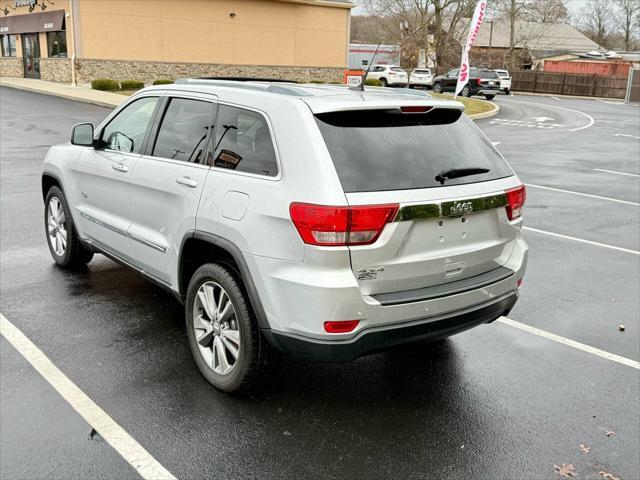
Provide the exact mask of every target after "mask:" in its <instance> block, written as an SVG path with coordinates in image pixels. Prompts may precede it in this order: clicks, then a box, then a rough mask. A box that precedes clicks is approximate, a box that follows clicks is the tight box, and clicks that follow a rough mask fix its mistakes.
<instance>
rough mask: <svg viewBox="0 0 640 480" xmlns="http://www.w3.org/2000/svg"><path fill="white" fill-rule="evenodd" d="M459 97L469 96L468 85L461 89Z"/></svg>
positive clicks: (469, 89)
mask: <svg viewBox="0 0 640 480" xmlns="http://www.w3.org/2000/svg"><path fill="white" fill-rule="evenodd" d="M460 95H462V96H463V97H470V96H471V88H469V85H465V86H464V87H462V91H461V92H460Z"/></svg>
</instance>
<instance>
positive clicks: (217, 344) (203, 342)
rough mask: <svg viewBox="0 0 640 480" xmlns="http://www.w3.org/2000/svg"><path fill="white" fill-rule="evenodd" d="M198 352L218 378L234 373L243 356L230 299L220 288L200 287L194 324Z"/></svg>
mask: <svg viewBox="0 0 640 480" xmlns="http://www.w3.org/2000/svg"><path fill="white" fill-rule="evenodd" d="M192 327H193V329H194V332H195V338H196V341H197V342H198V349H199V350H200V354H201V355H202V358H203V359H204V361H205V362H206V364H207V365H208V366H209V367H210V368H211V369H212V370H213V371H214V372H215V373H217V374H220V375H227V374H229V373H231V371H233V369H234V368H235V366H236V364H237V362H238V356H239V355H240V348H241V347H240V329H239V326H238V319H237V317H236V310H235V308H234V306H233V303H232V302H231V298H229V295H228V294H227V292H226V291H225V289H224V288H222V286H220V284H218V283H216V282H212V281H209V282H205V283H203V284H202V285H200V288H198V292H197V293H196V296H195V299H194V305H193V323H192Z"/></svg>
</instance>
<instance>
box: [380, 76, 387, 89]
mask: <svg viewBox="0 0 640 480" xmlns="http://www.w3.org/2000/svg"><path fill="white" fill-rule="evenodd" d="M380 85H382V86H383V87H387V86H389V82H387V79H386V78H381V79H380Z"/></svg>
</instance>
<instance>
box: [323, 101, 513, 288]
mask: <svg viewBox="0 0 640 480" xmlns="http://www.w3.org/2000/svg"><path fill="white" fill-rule="evenodd" d="M453 112H454V111H453V110H450V109H447V108H444V109H438V108H433V109H431V110H429V111H420V109H419V108H416V109H411V108H407V106H405V107H404V108H396V109H395V110H394V109H392V108H386V109H381V108H379V109H374V110H367V111H362V110H349V111H344V110H343V111H338V112H335V111H334V112H322V113H316V120H317V123H318V125H319V127H320V131H321V133H322V135H323V138H324V140H325V143H326V145H327V148H328V151H329V154H330V155H331V158H332V160H333V163H334V165H335V167H336V171H337V173H338V176H339V177H340V181H341V182H342V186H343V189H344V191H345V195H346V197H347V201H348V203H349V205H350V206H351V207H355V206H363V207H366V206H371V205H387V204H391V205H397V206H398V208H399V209H398V213H397V215H396V216H395V217H394V218H393V219H391V221H390V222H389V223H388V224H386V226H385V227H384V229H383V231H382V233H381V234H380V236H379V238H377V240H376V241H375V242H374V243H372V244H369V245H357V246H350V247H349V248H350V255H351V263H352V269H353V272H354V275H355V276H356V278H357V279H358V282H359V285H360V288H361V291H362V293H363V294H365V295H376V294H386V293H392V292H402V291H409V290H417V289H423V288H427V287H433V286H436V285H441V284H443V283H449V282H456V281H459V280H463V279H471V278H473V277H480V278H485V279H486V278H490V277H491V275H492V274H493V273H490V272H494V273H495V274H496V275H500V274H502V273H504V272H501V271H500V266H501V265H503V264H505V263H506V262H507V260H508V259H509V256H510V254H511V251H512V249H513V247H514V245H515V242H516V240H517V237H518V232H519V230H520V223H521V222H520V221H519V220H518V219H514V220H513V221H512V220H510V219H509V218H508V215H507V208H506V206H507V203H508V200H507V195H506V194H505V191H506V190H508V189H511V188H513V187H517V186H519V185H520V182H519V180H518V179H517V177H515V175H514V173H513V171H512V170H511V168H510V167H509V166H508V165H507V163H506V162H505V161H504V159H503V158H502V157H501V156H500V155H499V153H498V152H497V151H496V150H495V148H494V147H493V145H492V144H491V143H490V142H489V141H488V140H487V139H486V137H484V135H483V134H482V133H481V132H480V131H479V130H478V128H477V127H476V126H475V125H474V124H473V122H471V120H469V119H468V118H467V117H465V116H462V117H460V115H459V113H458V114H453ZM469 168H472V169H480V170H479V171H478V172H475V173H473V174H468V171H467V170H464V169H469ZM451 169H457V171H465V172H466V173H465V175H461V176H456V175H454V176H453V178H446V179H445V180H444V182H442V179H441V178H440V179H436V177H438V175H439V174H442V173H443V172H445V171H447V170H451ZM482 170H486V172H483V171H482Z"/></svg>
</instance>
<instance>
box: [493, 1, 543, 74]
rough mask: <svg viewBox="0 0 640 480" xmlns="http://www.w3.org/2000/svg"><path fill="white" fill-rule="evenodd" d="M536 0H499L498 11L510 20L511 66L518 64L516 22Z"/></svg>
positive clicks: (496, 8)
mask: <svg viewBox="0 0 640 480" xmlns="http://www.w3.org/2000/svg"><path fill="white" fill-rule="evenodd" d="M533 2H535V0H498V1H497V2H496V6H495V10H496V13H497V14H499V15H502V16H503V17H504V18H506V19H507V21H508V22H509V68H511V69H513V68H515V64H516V54H515V49H516V44H517V43H516V22H517V20H518V19H520V18H522V17H525V16H526V15H527V14H528V12H529V11H530V9H531V4H532V3H533Z"/></svg>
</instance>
